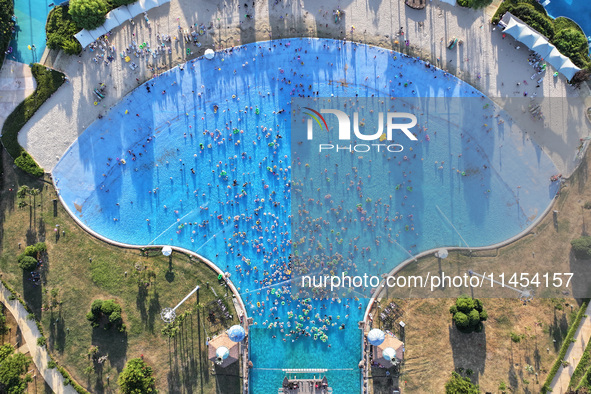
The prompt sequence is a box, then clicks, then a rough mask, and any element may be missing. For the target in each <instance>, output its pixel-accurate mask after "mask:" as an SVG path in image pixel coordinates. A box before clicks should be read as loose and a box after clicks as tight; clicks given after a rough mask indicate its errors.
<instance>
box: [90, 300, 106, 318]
mask: <svg viewBox="0 0 591 394" xmlns="http://www.w3.org/2000/svg"><path fill="white" fill-rule="evenodd" d="M102 306H103V301H102V300H94V301H92V305H91V306H90V311H91V312H92V313H93V314H95V315H98V314H99V313H100V312H101V308H102Z"/></svg>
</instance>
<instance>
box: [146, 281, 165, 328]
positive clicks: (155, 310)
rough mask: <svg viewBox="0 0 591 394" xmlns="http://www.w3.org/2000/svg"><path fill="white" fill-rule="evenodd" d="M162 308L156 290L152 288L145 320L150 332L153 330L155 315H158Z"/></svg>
mask: <svg viewBox="0 0 591 394" xmlns="http://www.w3.org/2000/svg"><path fill="white" fill-rule="evenodd" d="M161 310H162V306H161V305H160V298H159V296H158V292H157V291H156V290H154V294H153V295H152V298H150V306H149V308H148V321H147V328H148V330H149V331H150V332H152V333H153V332H154V322H155V320H156V317H157V316H159V315H160V311H161Z"/></svg>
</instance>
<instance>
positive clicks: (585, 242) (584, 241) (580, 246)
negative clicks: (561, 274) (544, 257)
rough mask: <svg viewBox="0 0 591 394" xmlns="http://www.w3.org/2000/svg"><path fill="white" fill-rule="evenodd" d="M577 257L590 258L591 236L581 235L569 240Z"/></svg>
mask: <svg viewBox="0 0 591 394" xmlns="http://www.w3.org/2000/svg"><path fill="white" fill-rule="evenodd" d="M570 244H571V246H572V247H573V252H574V254H575V257H576V258H577V259H584V260H585V259H591V237H590V236H583V237H581V238H577V239H573V240H572V241H570Z"/></svg>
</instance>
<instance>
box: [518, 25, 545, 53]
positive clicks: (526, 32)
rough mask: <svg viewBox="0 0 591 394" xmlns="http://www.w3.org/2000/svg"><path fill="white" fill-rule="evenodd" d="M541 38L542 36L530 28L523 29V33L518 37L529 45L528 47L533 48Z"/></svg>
mask: <svg viewBox="0 0 591 394" xmlns="http://www.w3.org/2000/svg"><path fill="white" fill-rule="evenodd" d="M539 38H542V36H541V35H540V34H538V33H536V32H534V31H533V30H530V29H523V30H522V31H521V34H520V35H519V36H518V37H516V39H517V40H519V41H521V42H522V43H524V44H525V45H527V47H528V48H531V47H532V45H534V44H535V42H536V41H537V40H538V39H539Z"/></svg>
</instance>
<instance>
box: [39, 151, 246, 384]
mask: <svg viewBox="0 0 591 394" xmlns="http://www.w3.org/2000/svg"><path fill="white" fill-rule="evenodd" d="M60 159H61V158H60ZM50 178H51V184H52V185H53V188H54V189H55V191H56V194H57V196H58V198H59V201H60V203H61V204H62V206H63V207H64V208H65V210H66V212H67V213H68V215H70V217H71V218H72V219H74V222H76V224H77V225H78V226H80V228H82V229H83V230H84V231H86V232H87V233H88V234H90V235H91V236H93V237H95V238H97V239H99V240H101V241H103V242H105V243H107V244H109V245H113V246H117V247H121V248H128V249H143V248H163V247H164V246H170V247H171V248H172V250H173V251H176V252H180V253H184V254H187V255H189V256H193V257H197V258H198V259H199V260H201V262H204V263H205V264H206V265H207V266H208V267H209V268H210V269H212V270H213V271H214V272H215V273H217V274H218V275H222V276H224V277H225V276H226V275H225V273H224V271H222V269H221V268H219V267H218V266H217V265H215V264H214V262H213V261H211V260H209V259H208V258H206V257H204V256H202V255H200V254H198V253H196V252H193V251H191V250H188V249H185V248H181V247H178V246H173V245H131V244H126V243H123V242H118V241H114V240H112V239H109V238H107V237H104V236H102V235H100V234H98V233H97V232H95V231H94V230H92V229H91V228H90V227H88V226H86V225H85V224H84V223H82V221H81V220H80V219H79V218H78V217H76V215H74V213H73V212H72V211H71V210H70V208H69V207H68V205H67V204H66V203H65V201H64V200H63V198H62V195H61V193H60V192H59V190H58V188H57V185H56V184H55V180H54V177H53V175H52V174H51V173H50ZM225 280H226V283H227V284H228V286H229V287H230V290H231V291H232V295H233V296H234V297H235V298H236V300H237V301H238V305H239V306H240V308H241V309H242V310H241V311H237V313H241V314H242V316H244V324H243V326H244V330H245V331H246V334H247V335H248V332H249V324H248V319H249V318H248V311H247V309H246V305H245V304H244V301H243V300H242V297H241V296H240V293H239V292H238V289H237V288H236V286H234V283H233V282H232V280H231V279H230V278H225ZM245 354H246V360H242V361H243V363H242V370H243V376H244V378H243V379H244V382H243V384H242V389H243V391H242V392H243V393H248V392H249V388H248V386H249V384H248V383H249V379H248V375H249V373H248V372H249V370H250V368H249V367H248V363H247V361H248V358H249V357H248V355H249V354H250V342H247V344H246V349H245Z"/></svg>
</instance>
